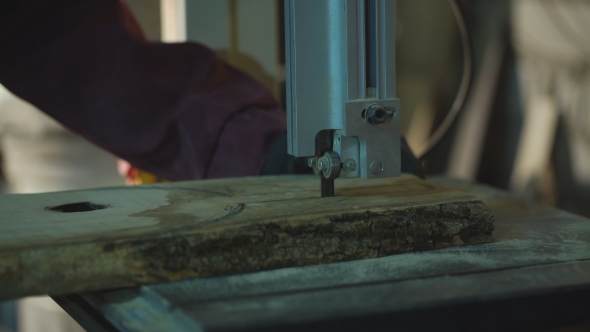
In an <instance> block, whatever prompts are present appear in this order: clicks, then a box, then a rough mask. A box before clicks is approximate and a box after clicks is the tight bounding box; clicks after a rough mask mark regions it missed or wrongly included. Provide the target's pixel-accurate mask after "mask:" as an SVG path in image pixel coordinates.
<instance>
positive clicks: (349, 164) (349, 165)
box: [342, 159, 356, 172]
mask: <svg viewBox="0 0 590 332" xmlns="http://www.w3.org/2000/svg"><path fill="white" fill-rule="evenodd" d="M342 168H343V169H344V170H345V171H346V172H353V171H354V170H356V162H355V161H354V159H346V160H345V161H344V164H343V165H342Z"/></svg>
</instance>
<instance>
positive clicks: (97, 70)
mask: <svg viewBox="0 0 590 332" xmlns="http://www.w3.org/2000/svg"><path fill="white" fill-rule="evenodd" d="M0 83H2V84H3V85H4V86H6V88H8V89H9V90H10V91H12V92H13V93H14V94H16V95H18V96H20V97H21V98H23V99H25V100H27V101H29V102H30V103H32V104H33V105H35V106H37V107H38V108H39V109H41V110H42V111H43V112H45V113H47V114H48V115H50V116H52V117H53V118H55V119H56V120H57V121H59V122H61V123H62V124H63V125H65V126H66V127H68V128H70V129H71V130H73V131H75V132H77V133H79V134H80V135H82V136H84V137H85V138H87V139H89V140H90V141H92V142H94V143H96V144H97V145H99V146H101V147H102V148H104V149H106V150H108V151H110V152H112V153H113V154H115V155H116V156H118V157H120V158H122V159H125V160H127V161H128V162H130V163H131V164H133V165H134V166H136V167H139V168H141V169H143V170H146V171H148V172H152V173H154V174H156V175H158V176H161V177H165V178H169V179H173V180H186V179H202V178H215V177H231V176H247V175H257V174H259V173H260V170H261V168H262V165H263V163H264V159H265V157H266V154H267V153H268V150H269V149H270V146H271V144H272V141H273V139H274V138H276V137H277V136H278V135H279V134H281V133H282V132H284V131H285V115H284V112H282V111H281V110H279V109H278V108H277V104H276V102H275V100H274V99H273V97H272V95H271V94H270V92H268V91H267V90H266V89H265V88H264V87H263V86H262V85H261V84H259V83H258V82H256V81H255V80H253V79H252V78H250V77H248V76H247V75H245V74H244V73H242V72H240V71H238V70H237V69H235V68H233V67H231V66H229V65H228V64H227V63H225V62H224V61H223V60H221V59H220V58H218V57H217V56H216V55H215V54H214V53H213V52H212V51H210V50H209V49H207V48H206V47H204V46H202V45H199V44H196V43H178V44H164V43H157V42H147V41H145V40H143V38H142V35H141V33H140V32H139V30H138V28H137V25H136V24H135V21H134V20H133V19H132V17H131V16H130V14H129V13H128V11H127V9H126V6H125V5H124V4H122V3H120V2H119V1H117V0H85V1H80V0H54V1H47V0H37V1H35V0H6V2H5V3H3V5H2V8H1V9H0Z"/></svg>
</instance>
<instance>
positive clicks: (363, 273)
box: [56, 177, 590, 331]
mask: <svg viewBox="0 0 590 332" xmlns="http://www.w3.org/2000/svg"><path fill="white" fill-rule="evenodd" d="M429 180H430V181H432V182H436V183H440V184H443V185H445V186H447V187H451V188H456V189H459V190H462V191H464V192H468V193H471V194H473V195H475V196H476V197H477V198H479V199H481V200H483V201H484V202H485V203H486V204H487V205H488V206H489V207H490V209H491V210H492V212H493V213H494V215H495V218H496V223H495V226H496V230H495V231H494V236H495V238H496V242H493V243H487V244H480V245H472V246H464V247H453V248H447V249H440V250H434V251H427V252H416V253H407V254H401V255H394V256H389V257H383V258H376V259H367V260H360V261H351V262H343V263H335V264H327V265H317V266H307V267H295V268H286V269H279V270H272V271H265V272H258V273H251V274H245V275H236V276H229V277H219V278H203V279H192V280H185V281H181V282H173V283H166V284H158V285H148V286H142V287H136V288H130V289H123V290H117V291H109V292H101V293H93V294H86V295H81V296H73V297H62V298H56V301H58V303H60V304H62V306H63V307H64V308H65V309H66V311H68V312H70V314H72V316H73V317H74V318H77V320H79V321H80V322H81V323H82V324H83V325H86V327H87V328H88V329H89V330H101V328H98V327H96V326H98V325H100V324H98V325H96V322H94V323H93V322H91V320H92V319H91V318H89V317H90V316H88V312H93V314H92V315H91V316H92V317H95V318H96V317H98V319H99V320H100V319H102V320H104V322H103V323H104V324H103V325H102V328H105V326H106V328H105V329H106V330H108V329H109V328H115V329H118V330H124V331H162V330H165V331H198V330H204V331H223V330H281V331H285V330H298V331H299V330H318V331H319V330H322V331H324V330H327V329H328V330H336V329H337V330H359V329H362V330H391V329H392V328H394V329H396V330H416V329H435V330H449V331H459V330H483V331H485V330H515V329H517V330H520V331H523V330H548V329H551V328H556V327H563V326H569V325H576V324H585V323H588V322H590V314H588V312H589V309H590V220H589V219H587V218H583V217H580V216H577V215H574V214H571V213H568V212H564V211H561V210H558V209H555V208H551V207H547V206H542V205H538V204H535V203H532V202H527V201H525V200H523V199H521V198H519V197H517V196H515V195H513V194H510V193H507V192H504V191H501V190H497V189H493V188H490V187H487V186H483V185H478V184H469V183H466V182H462V181H458V180H452V179H448V178H443V177H439V178H431V179H429ZM84 311H86V312H84ZM76 316H78V317H76ZM85 321H86V322H85ZM93 324H94V325H93ZM93 326H94V327H93Z"/></svg>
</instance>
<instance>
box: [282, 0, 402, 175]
mask: <svg viewBox="0 0 590 332" xmlns="http://www.w3.org/2000/svg"><path fill="white" fill-rule="evenodd" d="M394 7H395V2H394V1H393V0H346V1H341V0H287V1H286V3H285V22H286V23H285V24H286V29H285V33H286V60H287V61H286V66H287V113H288V116H287V125H288V152H289V154H291V155H294V156H297V157H304V156H307V157H311V156H313V157H312V158H311V161H310V166H312V167H314V170H315V171H316V173H319V174H322V173H323V177H324V178H328V177H327V176H326V171H324V169H320V168H318V165H321V166H325V165H324V164H325V163H324V162H318V161H319V160H320V158H321V157H323V155H318V151H320V150H322V147H319V146H317V145H316V135H318V133H319V132H320V131H322V130H330V131H332V132H333V135H332V136H333V144H332V150H333V151H334V152H335V153H336V155H334V154H332V158H331V160H335V162H337V163H338V164H339V165H337V166H338V168H341V167H342V171H341V172H339V174H338V175H337V176H339V177H359V176H360V177H363V178H367V179H375V178H386V177H394V176H399V175H400V128H399V121H400V113H399V109H400V103H399V99H397V98H395V35H394V34H395V30H394V24H395V23H394V16H395V15H394ZM375 119H376V121H375ZM317 141H320V140H319V139H318V140H317ZM334 156H337V157H338V158H334ZM324 161H328V159H324ZM329 166H333V167H332V169H334V168H335V167H334V166H335V165H328V166H326V168H329ZM334 177H335V176H334V174H333V173H332V176H331V178H328V180H329V181H333V178H334ZM327 185H329V184H327ZM332 186H333V182H332Z"/></svg>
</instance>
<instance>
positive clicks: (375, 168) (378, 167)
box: [369, 160, 383, 175]
mask: <svg viewBox="0 0 590 332" xmlns="http://www.w3.org/2000/svg"><path fill="white" fill-rule="evenodd" d="M369 171H371V173H372V174H373V175H379V174H381V172H383V164H381V162H380V161H378V160H377V161H374V162H372V163H371V166H369Z"/></svg>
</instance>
